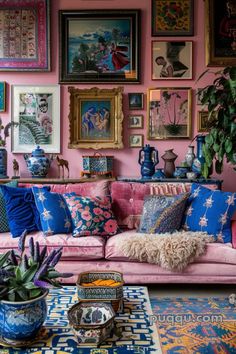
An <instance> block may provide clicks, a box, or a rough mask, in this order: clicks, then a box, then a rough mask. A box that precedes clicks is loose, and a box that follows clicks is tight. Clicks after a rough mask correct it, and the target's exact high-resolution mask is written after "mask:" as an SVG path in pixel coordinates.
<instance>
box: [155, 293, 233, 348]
mask: <svg viewBox="0 0 236 354" xmlns="http://www.w3.org/2000/svg"><path fill="white" fill-rule="evenodd" d="M151 305H152V309H153V315H154V316H153V322H156V324H157V328H158V333H159V337H160V343H161V348H162V352H163V353H164V354H167V353H168V354H178V353H179V354H233V353H236V307H235V305H234V304H230V302H229V299H228V298H223V297H222V298H198V299H197V298H158V299H157V298H155V299H151Z"/></svg>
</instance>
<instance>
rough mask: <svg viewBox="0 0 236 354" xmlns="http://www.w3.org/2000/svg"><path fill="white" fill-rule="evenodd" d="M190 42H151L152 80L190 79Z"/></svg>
mask: <svg viewBox="0 0 236 354" xmlns="http://www.w3.org/2000/svg"><path fill="white" fill-rule="evenodd" d="M192 45H193V43H192V41H152V80H160V79H161V80H168V79H169V80H180V79H185V80H186V79H192V71H193V70H192Z"/></svg>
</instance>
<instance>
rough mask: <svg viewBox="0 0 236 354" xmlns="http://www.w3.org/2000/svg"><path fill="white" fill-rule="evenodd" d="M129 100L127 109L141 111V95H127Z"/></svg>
mask: <svg viewBox="0 0 236 354" xmlns="http://www.w3.org/2000/svg"><path fill="white" fill-rule="evenodd" d="M128 98H129V109H134V110H138V109H143V93H142V92H134V93H129V94H128Z"/></svg>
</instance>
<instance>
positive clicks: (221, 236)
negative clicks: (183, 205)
mask: <svg viewBox="0 0 236 354" xmlns="http://www.w3.org/2000/svg"><path fill="white" fill-rule="evenodd" d="M189 201H190V205H189V207H188V208H187V210H186V217H185V221H184V225H183V227H184V229H185V230H191V231H205V232H207V233H208V234H211V235H214V236H215V239H216V241H219V242H224V243H227V242H231V236H232V235H231V227H230V220H231V218H232V216H233V213H234V211H235V210H236V193H230V192H221V191H219V190H210V189H208V188H205V187H202V186H200V185H199V184H196V183H193V184H192V187H191V196H190V198H189Z"/></svg>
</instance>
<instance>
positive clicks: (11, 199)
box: [0, 185, 49, 237]
mask: <svg viewBox="0 0 236 354" xmlns="http://www.w3.org/2000/svg"><path fill="white" fill-rule="evenodd" d="M44 188H47V189H49V187H44ZM0 189H1V190H2V194H3V197H4V200H5V203H6V211H7V219H8V223H9V228H10V231H11V234H12V236H13V237H18V236H20V235H21V234H22V232H23V231H24V230H27V231H28V232H31V231H37V230H41V223H40V217H39V213H38V210H37V208H36V205H35V201H34V195H33V192H32V189H31V188H14V187H8V186H4V185H3V186H0Z"/></svg>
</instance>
